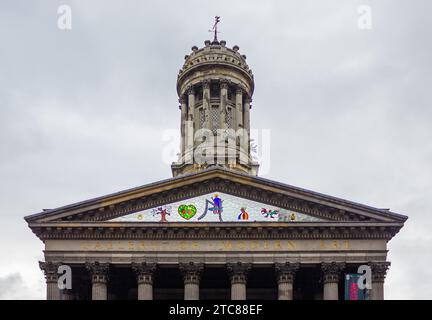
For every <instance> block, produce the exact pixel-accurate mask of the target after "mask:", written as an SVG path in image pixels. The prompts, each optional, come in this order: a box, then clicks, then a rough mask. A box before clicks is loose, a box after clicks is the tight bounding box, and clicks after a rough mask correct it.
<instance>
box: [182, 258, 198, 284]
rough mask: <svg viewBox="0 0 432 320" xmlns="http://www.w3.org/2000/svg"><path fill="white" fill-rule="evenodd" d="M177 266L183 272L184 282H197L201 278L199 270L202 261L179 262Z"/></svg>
mask: <svg viewBox="0 0 432 320" xmlns="http://www.w3.org/2000/svg"><path fill="white" fill-rule="evenodd" d="M179 268H180V271H181V273H182V274H183V280H184V282H185V284H187V283H194V284H199V281H200V279H201V272H202V271H203V269H204V264H203V263H196V262H188V263H180V264H179Z"/></svg>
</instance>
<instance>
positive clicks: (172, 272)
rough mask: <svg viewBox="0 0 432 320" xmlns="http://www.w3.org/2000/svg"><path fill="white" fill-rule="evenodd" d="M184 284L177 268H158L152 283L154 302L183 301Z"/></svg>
mask: <svg viewBox="0 0 432 320" xmlns="http://www.w3.org/2000/svg"><path fill="white" fill-rule="evenodd" d="M183 298H184V283H183V277H182V274H181V272H180V270H179V268H175V267H164V266H161V267H159V268H158V270H157V271H156V274H155V279H154V281H153V299H154V300H183Z"/></svg>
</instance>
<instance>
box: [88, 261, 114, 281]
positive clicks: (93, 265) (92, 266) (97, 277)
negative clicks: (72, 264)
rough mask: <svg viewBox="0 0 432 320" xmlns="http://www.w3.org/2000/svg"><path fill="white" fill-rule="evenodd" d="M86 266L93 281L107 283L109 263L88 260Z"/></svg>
mask: <svg viewBox="0 0 432 320" xmlns="http://www.w3.org/2000/svg"><path fill="white" fill-rule="evenodd" d="M85 266H86V269H87V270H88V271H89V272H90V274H91V276H92V283H106V282H107V281H108V273H109V263H100V262H98V261H96V262H87V263H86V265H85Z"/></svg>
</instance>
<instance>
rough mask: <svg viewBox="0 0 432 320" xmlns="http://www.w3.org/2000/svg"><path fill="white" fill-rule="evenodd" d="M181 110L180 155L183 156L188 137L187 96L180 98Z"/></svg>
mask: <svg viewBox="0 0 432 320" xmlns="http://www.w3.org/2000/svg"><path fill="white" fill-rule="evenodd" d="M179 102H180V110H181V120H180V121H181V123H180V135H181V137H180V139H181V140H180V155H181V156H183V155H184V152H185V139H186V120H187V104H186V98H185V97H184V96H182V97H181V98H180V100H179Z"/></svg>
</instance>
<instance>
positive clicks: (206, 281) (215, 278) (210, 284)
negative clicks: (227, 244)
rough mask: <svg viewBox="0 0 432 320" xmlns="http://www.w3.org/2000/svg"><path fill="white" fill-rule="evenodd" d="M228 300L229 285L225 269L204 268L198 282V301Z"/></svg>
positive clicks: (229, 297) (229, 294)
mask: <svg viewBox="0 0 432 320" xmlns="http://www.w3.org/2000/svg"><path fill="white" fill-rule="evenodd" d="M212 299H218V300H230V299H231V283H230V281H229V277H228V274H227V270H226V268H225V267H213V266H209V267H207V266H206V267H205V269H204V271H203V273H202V276H201V281H200V300H212Z"/></svg>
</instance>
